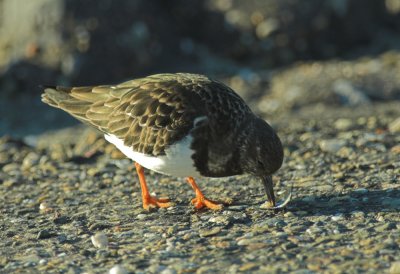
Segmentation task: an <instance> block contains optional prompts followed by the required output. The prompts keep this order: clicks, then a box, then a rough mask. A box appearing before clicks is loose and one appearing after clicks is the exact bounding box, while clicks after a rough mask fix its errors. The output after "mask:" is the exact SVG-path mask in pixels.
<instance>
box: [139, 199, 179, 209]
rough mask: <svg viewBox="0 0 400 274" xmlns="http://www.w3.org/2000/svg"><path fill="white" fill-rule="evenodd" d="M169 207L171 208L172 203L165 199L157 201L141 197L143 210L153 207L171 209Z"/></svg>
mask: <svg viewBox="0 0 400 274" xmlns="http://www.w3.org/2000/svg"><path fill="white" fill-rule="evenodd" d="M171 206H173V203H171V202H170V201H169V199H166V198H160V199H158V198H155V197H152V196H148V197H143V208H144V209H145V210H149V209H150V208H153V207H163V208H166V207H171Z"/></svg>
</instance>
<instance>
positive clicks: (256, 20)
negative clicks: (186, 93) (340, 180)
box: [0, 0, 400, 136]
mask: <svg viewBox="0 0 400 274" xmlns="http://www.w3.org/2000/svg"><path fill="white" fill-rule="evenodd" d="M399 31H400V0H325V1H319V0H308V1H300V0H248V1H239V0H208V1H185V0H174V1H163V0H158V1H146V0H132V1H123V0H116V1H111V0H89V1H78V0H69V1H66V0H34V1H25V0H2V1H0V117H1V118H0V135H4V134H10V135H14V136H25V135H32V134H38V133H41V132H43V131H44V130H46V129H53V128H61V127H65V126H68V125H72V124H74V123H75V121H74V120H73V119H72V118H70V117H68V115H66V114H64V113H63V112H61V111H57V110H54V109H50V108H49V107H48V106H45V105H44V104H42V103H41V102H40V93H41V89H40V88H39V85H41V84H58V85H94V84H108V83H118V82H121V81H124V80H126V79H128V78H135V77H140V76H145V75H148V74H152V73H159V72H178V71H185V72H196V73H202V74H207V75H209V76H211V77H214V78H218V79H220V80H223V81H224V82H225V83H227V84H228V85H230V86H231V87H233V88H234V89H235V90H236V91H237V92H238V93H240V94H241V95H242V96H243V97H244V98H245V100H246V101H248V102H250V104H251V107H252V108H253V109H254V110H255V111H257V112H259V113H260V114H266V115H267V116H266V117H270V119H271V120H274V119H273V116H272V115H279V114H282V113H288V112H293V111H299V110H301V109H302V108H304V107H306V108H307V107H310V106H311V107H313V106H316V105H318V106H321V105H322V106H326V107H335V106H349V107H354V106H357V105H366V104H371V103H375V102H382V101H387V100H399V99H400V77H399V76H398V75H400V54H399V53H398V50H399V48H400V36H399V35H398V34H399ZM268 115H269V116H268Z"/></svg>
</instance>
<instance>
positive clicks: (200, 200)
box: [192, 197, 223, 210]
mask: <svg viewBox="0 0 400 274" xmlns="http://www.w3.org/2000/svg"><path fill="white" fill-rule="evenodd" d="M192 204H193V205H194V207H195V208H196V209H201V208H203V207H206V208H209V209H212V210H221V209H222V208H223V205H221V204H218V203H216V202H213V201H211V200H209V199H207V198H205V197H196V198H193V199H192Z"/></svg>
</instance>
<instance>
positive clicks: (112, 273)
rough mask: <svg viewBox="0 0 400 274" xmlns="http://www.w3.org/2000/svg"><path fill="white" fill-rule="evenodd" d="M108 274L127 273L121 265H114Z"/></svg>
mask: <svg viewBox="0 0 400 274" xmlns="http://www.w3.org/2000/svg"><path fill="white" fill-rule="evenodd" d="M108 273H109V274H128V271H126V269H125V268H124V267H123V266H122V265H119V264H117V265H114V266H113V267H112V268H111V269H110V270H109V271H108Z"/></svg>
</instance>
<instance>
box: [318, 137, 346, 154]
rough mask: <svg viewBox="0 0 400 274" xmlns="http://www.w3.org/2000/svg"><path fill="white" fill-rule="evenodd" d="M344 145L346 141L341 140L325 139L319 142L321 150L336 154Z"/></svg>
mask: <svg viewBox="0 0 400 274" xmlns="http://www.w3.org/2000/svg"><path fill="white" fill-rule="evenodd" d="M345 145H346V141H345V140H341V139H326V140H322V141H320V142H319V147H320V148H321V150H322V151H324V152H330V153H337V152H338V151H339V150H340V149H341V148H342V147H344V146H345Z"/></svg>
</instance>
